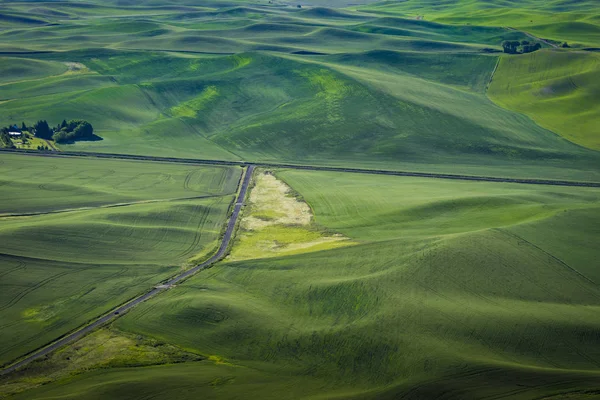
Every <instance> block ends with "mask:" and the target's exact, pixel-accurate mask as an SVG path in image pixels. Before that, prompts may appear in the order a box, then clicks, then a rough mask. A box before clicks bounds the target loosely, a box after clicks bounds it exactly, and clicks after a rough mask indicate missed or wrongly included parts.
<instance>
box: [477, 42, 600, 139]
mask: <svg viewBox="0 0 600 400" xmlns="http://www.w3.org/2000/svg"><path fill="white" fill-rule="evenodd" d="M598 93H600V56H599V55H598V54H595V53H589V52H566V51H540V52H536V53H533V54H530V55H527V56H524V57H506V58H503V59H502V60H501V61H500V65H499V66H498V70H497V71H496V74H495V75H494V80H493V81H492V84H491V85H490V90H489V95H490V97H491V98H492V99H493V100H494V101H496V102H497V103H498V104H500V105H502V106H504V107H507V108H511V109H513V110H519V111H521V112H524V113H527V114H528V115H530V116H531V117H532V118H533V119H534V120H536V122H538V123H539V124H540V125H542V126H545V127H546V128H548V129H551V130H553V131H554V132H557V133H560V134H561V135H562V136H564V137H566V138H567V139H569V140H571V141H572V142H574V143H577V144H580V145H582V146H586V147H589V148H592V149H596V150H600V134H599V133H598V124H599V123H600V108H599V107H600V106H599V105H598V102H597V101H596V99H597V98H598Z"/></svg>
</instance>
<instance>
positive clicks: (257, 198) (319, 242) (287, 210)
mask: <svg viewBox="0 0 600 400" xmlns="http://www.w3.org/2000/svg"><path fill="white" fill-rule="evenodd" d="M248 202H249V207H248V209H247V210H246V211H245V213H244V216H243V217H242V220H241V230H240V233H239V234H238V237H237V240H236V243H235V244H234V246H233V249H232V251H231V254H230V255H229V257H228V259H229V260H231V261H236V260H247V259H254V258H265V257H277V256H282V255H291V254H298V253H307V252H312V251H319V250H326V249H332V248H336V247H342V246H348V245H351V244H354V243H353V242H352V241H350V240H349V239H348V238H347V237H345V236H343V235H340V234H333V235H332V234H329V233H327V232H324V231H323V230H322V229H319V227H317V226H315V225H314V224H313V215H312V212H311V209H310V207H309V206H308V204H306V203H305V202H303V201H301V200H299V199H298V198H296V197H294V196H293V194H292V190H291V188H290V187H289V186H288V185H287V184H286V183H285V182H283V181H281V180H279V179H277V178H276V177H275V176H274V175H273V174H271V173H269V172H264V173H261V174H258V175H257V176H256V178H255V186H254V187H253V188H252V190H251V191H250V195H249V198H248Z"/></svg>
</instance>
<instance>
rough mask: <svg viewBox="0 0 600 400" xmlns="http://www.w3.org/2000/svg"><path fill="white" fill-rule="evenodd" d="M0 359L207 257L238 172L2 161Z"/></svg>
mask: <svg viewBox="0 0 600 400" xmlns="http://www.w3.org/2000/svg"><path fill="white" fill-rule="evenodd" d="M0 161H1V162H2V163H1V164H0V171H1V173H2V180H0V185H1V187H2V194H3V196H2V199H1V200H0V220H2V223H1V224H0V225H1V226H0V240H1V241H2V243H3V245H2V252H1V254H0V275H1V276H2V281H1V283H0V286H1V287H2V291H1V293H2V295H0V314H1V315H2V318H1V319H2V324H1V325H0V337H1V338H2V342H3V343H5V346H3V348H2V350H0V362H1V363H3V364H4V363H7V362H9V361H12V360H14V359H15V358H18V357H21V356H23V355H25V354H26V353H28V352H30V351H32V350H34V349H36V348H38V347H40V346H42V345H44V344H46V343H47V342H49V341H52V340H54V339H56V338H57V337H59V336H61V335H63V334H65V333H67V332H68V331H70V330H72V329H74V328H76V327H78V326H80V325H81V324H83V323H85V322H86V321H88V320H89V319H91V318H93V317H95V316H97V315H99V314H101V313H103V312H106V311H107V310H109V309H110V308H112V307H114V306H115V305H117V304H120V303H122V302H124V301H126V300H128V299H130V298H131V297H133V296H135V295H136V294H139V293H140V292H144V291H146V290H148V288H150V287H152V286H153V285H155V284H157V283H159V282H160V281H161V280H163V279H165V278H167V277H168V276H170V275H173V274H175V272H176V271H177V270H178V269H179V268H182V267H185V266H186V265H187V262H188V261H189V260H190V259H194V258H202V257H206V255H207V254H208V253H210V252H211V251H212V250H213V249H214V247H215V245H216V244H217V239H218V237H219V235H220V231H221V227H222V224H223V222H224V220H225V216H226V213H227V210H228V207H229V204H230V202H231V199H232V197H231V193H233V192H234V191H235V190H236V185H237V181H238V179H239V176H240V172H239V171H238V170H237V169H233V168H231V169H229V168H221V167H206V168H198V167H183V168H182V167H180V166H175V165H166V166H165V165H160V164H152V163H132V162H123V161H105V160H96V161H94V160H73V159H51V160H48V159H45V158H39V159H38V158H36V157H24V156H17V155H6V154H2V155H0Z"/></svg>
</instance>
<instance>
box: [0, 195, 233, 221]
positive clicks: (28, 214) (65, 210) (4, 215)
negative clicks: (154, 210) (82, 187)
mask: <svg viewBox="0 0 600 400" xmlns="http://www.w3.org/2000/svg"><path fill="white" fill-rule="evenodd" d="M225 196H228V194H213V195H205V196H192V197H176V198H171V199H153V200H137V201H129V202H123V203H113V204H103V205H99V206H87V207H75V208H63V209H59V210H50V211H32V212H25V213H0V218H15V217H33V216H36V215H51V214H63V213H70V212H78V211H91V210H98V209H103V208H118V207H128V206H135V205H142V204H153V203H170V202H174V201H186V200H202V199H211V198H216V197H225Z"/></svg>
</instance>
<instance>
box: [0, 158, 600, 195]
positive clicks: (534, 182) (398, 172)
mask: <svg viewBox="0 0 600 400" xmlns="http://www.w3.org/2000/svg"><path fill="white" fill-rule="evenodd" d="M0 152H6V153H13V154H23V155H28V156H34V157H63V158H70V157H87V158H98V159H118V160H128V161H146V162H166V163H174V164H188V165H190V164H192V165H217V166H238V167H247V166H250V165H253V166H256V167H267V168H287V169H298V170H309V171H330V172H348V173H358V174H375V175H389V176H405V177H416V178H433V179H452V180H463V181H481V182H496V183H521V184H528V185H551V186H575V187H597V188H600V182H593V181H570V180H555V179H541V178H506V177H495V176H485V175H461V174H442V173H434V172H415V171H402V170H384V169H367V168H344V167H328V166H317V165H305V164H286V163H273V162H260V161H256V162H255V161H229V160H208V159H201V158H198V159H195V158H174V157H154V156H138V155H133V154H113V153H91V152H71V151H69V152H67V151H64V152H40V151H36V150H22V149H7V148H0Z"/></svg>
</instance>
